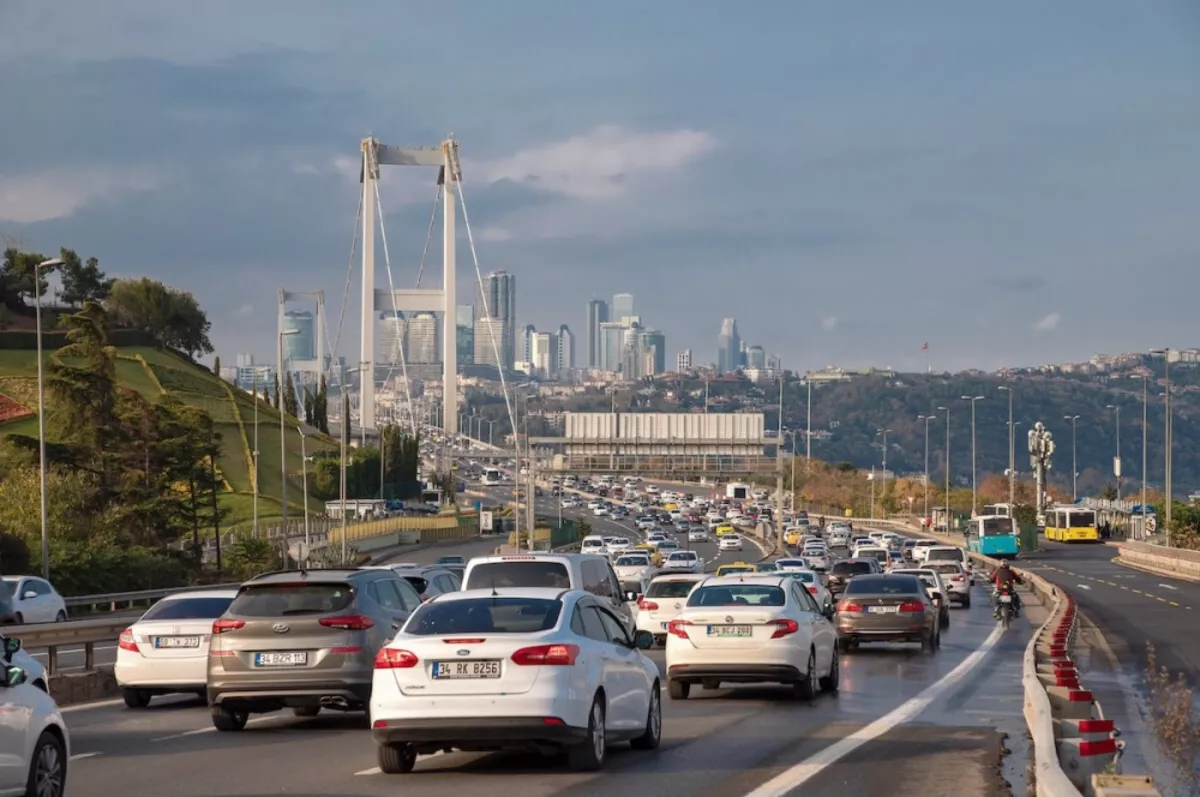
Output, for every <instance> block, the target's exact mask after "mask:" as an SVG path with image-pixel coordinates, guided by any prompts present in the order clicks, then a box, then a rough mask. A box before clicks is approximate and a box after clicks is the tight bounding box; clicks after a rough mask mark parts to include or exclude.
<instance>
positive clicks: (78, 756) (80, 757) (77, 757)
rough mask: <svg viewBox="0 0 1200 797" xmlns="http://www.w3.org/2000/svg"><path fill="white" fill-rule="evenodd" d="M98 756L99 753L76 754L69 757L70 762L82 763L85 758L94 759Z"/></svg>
mask: <svg viewBox="0 0 1200 797" xmlns="http://www.w3.org/2000/svg"><path fill="white" fill-rule="evenodd" d="M98 755H100V753H76V754H75V755H73V756H71V761H82V760H84V759H85V758H95V757H96V756H98Z"/></svg>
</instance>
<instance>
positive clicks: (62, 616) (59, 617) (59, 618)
mask: <svg viewBox="0 0 1200 797" xmlns="http://www.w3.org/2000/svg"><path fill="white" fill-rule="evenodd" d="M66 621H67V613H66V612H65V611H63V610H61V609H60V610H59V612H58V614H56V615H54V622H56V623H65V622H66Z"/></svg>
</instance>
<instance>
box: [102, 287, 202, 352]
mask: <svg viewBox="0 0 1200 797" xmlns="http://www.w3.org/2000/svg"><path fill="white" fill-rule="evenodd" d="M106 306H107V308H108V310H109V312H110V313H111V314H112V316H113V317H114V319H115V320H116V321H117V322H118V323H120V324H123V325H125V326H128V327H132V328H134V329H140V330H142V331H143V332H146V333H147V334H149V335H150V336H151V337H153V338H154V339H155V340H156V341H158V343H159V345H162V346H169V347H171V348H174V349H178V350H179V351H182V352H184V353H185V354H187V355H188V356H189V357H194V356H196V355H197V354H210V353H211V352H212V351H213V347H212V343H211V342H209V340H208V330H209V329H210V328H211V327H212V324H211V323H209V320H208V316H207V315H205V313H204V311H203V310H201V309H200V305H199V304H197V303H196V299H195V297H194V296H192V294H190V293H188V292H186V291H181V290H177V289H175V288H170V287H168V286H166V285H163V284H162V283H161V282H158V281H157V280H152V279H148V278H145V277H143V278H142V279H137V280H117V281H116V282H115V283H113V285H112V288H111V290H110V291H109V294H108V298H107V300H106Z"/></svg>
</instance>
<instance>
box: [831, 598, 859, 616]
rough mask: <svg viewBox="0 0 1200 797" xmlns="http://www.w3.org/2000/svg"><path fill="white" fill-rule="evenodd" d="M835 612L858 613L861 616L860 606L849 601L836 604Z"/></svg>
mask: <svg viewBox="0 0 1200 797" xmlns="http://www.w3.org/2000/svg"><path fill="white" fill-rule="evenodd" d="M837 610H838V611H839V612H858V613H860V614H861V613H862V606H861V605H860V604H857V603H851V602H850V601H841V602H840V603H838V607H837Z"/></svg>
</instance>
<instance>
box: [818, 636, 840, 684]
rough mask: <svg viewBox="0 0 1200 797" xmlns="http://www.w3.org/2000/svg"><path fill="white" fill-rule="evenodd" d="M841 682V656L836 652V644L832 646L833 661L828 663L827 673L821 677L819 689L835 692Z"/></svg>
mask: <svg viewBox="0 0 1200 797" xmlns="http://www.w3.org/2000/svg"><path fill="white" fill-rule="evenodd" d="M841 683H842V657H841V654H840V653H838V646H836V645H835V646H834V648H833V661H832V662H830V663H829V675H826V676H825V677H824V678H822V679H821V690H822V691H825V692H836V691H837V690H838V687H839V686H840V685H841Z"/></svg>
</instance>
